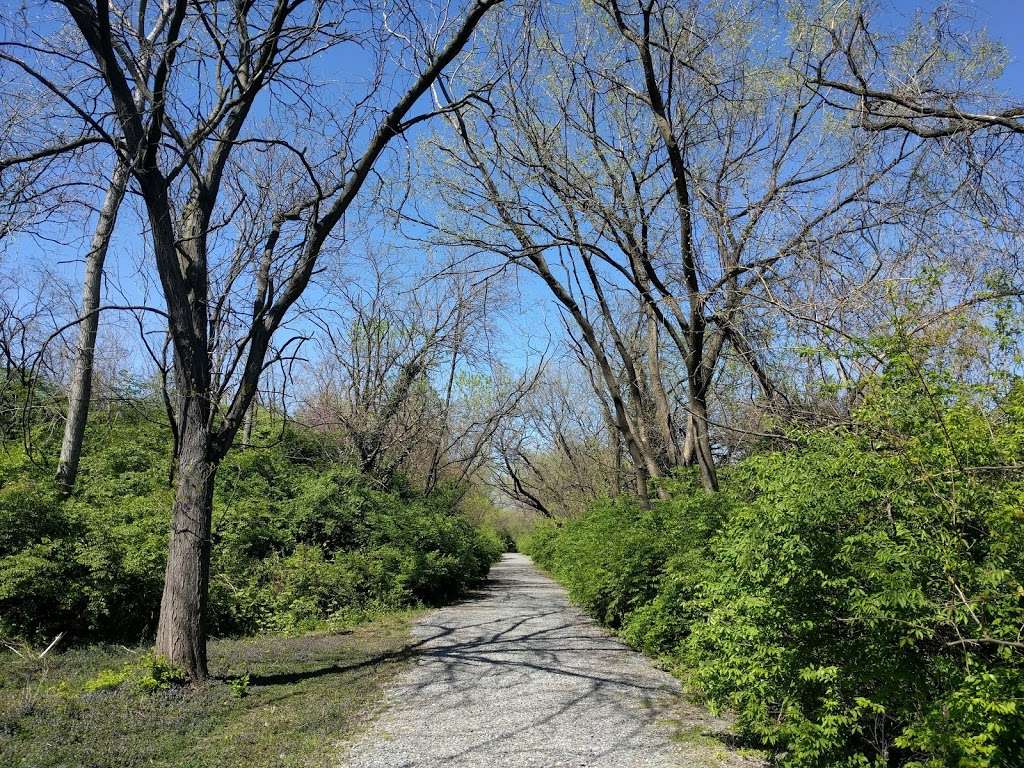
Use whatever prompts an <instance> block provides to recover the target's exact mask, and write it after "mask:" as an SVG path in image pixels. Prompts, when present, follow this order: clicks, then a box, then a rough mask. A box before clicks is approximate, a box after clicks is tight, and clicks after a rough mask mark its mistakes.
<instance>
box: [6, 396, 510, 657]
mask: <svg viewBox="0 0 1024 768" xmlns="http://www.w3.org/2000/svg"><path fill="white" fill-rule="evenodd" d="M325 440H327V438H324V437H323V436H319V435H307V434H305V432H304V431H303V430H301V429H299V428H289V429H288V430H287V431H286V432H285V434H284V435H283V436H282V437H281V439H280V440H279V441H278V442H276V443H274V444H273V445H272V446H271V447H268V448H261V449H246V450H236V451H233V452H231V453H229V455H228V457H227V458H226V459H225V461H224V462H223V464H222V466H221V467H220V469H219V471H218V476H217V477H218V482H217V487H216V490H215V498H214V517H213V553H212V564H211V589H210V630H211V632H212V633H213V634H214V635H231V634H244V633H251V632H259V631H287V632H295V631H302V630H305V629H309V628H311V627H314V626H317V625H318V624H320V623H322V622H330V623H332V624H347V623H351V622H353V621H357V620H360V619H361V618H363V617H365V616H368V615H370V614H372V613H375V612H380V611H382V610H393V609H395V608H399V607H402V606H407V605H412V604H415V603H440V602H444V601H446V600H450V599H451V598H452V597H454V596H456V595H458V594H459V593H461V592H462V591H464V590H465V589H467V588H469V587H471V586H472V585H474V584H476V583H477V582H479V581H480V580H481V579H482V578H483V577H484V576H485V575H486V573H487V570H488V568H489V567H490V565H491V563H492V562H494V560H495V559H497V557H498V556H499V554H500V551H501V549H502V548H501V545H500V542H498V540H497V538H496V537H495V535H494V534H493V533H491V532H484V531H482V530H480V529H478V528H477V527H475V526H473V525H471V524H470V523H469V522H468V521H467V520H466V519H465V518H464V517H463V516H462V515H461V514H459V513H458V512H457V511H456V506H457V501H458V491H459V489H452V488H445V489H442V490H440V491H438V492H436V493H434V494H431V495H429V496H427V495H424V494H422V493H420V492H417V491H415V490H413V489H411V488H410V487H408V485H407V484H405V483H404V482H402V481H401V480H400V479H399V480H397V481H396V482H395V483H393V484H392V485H391V486H387V487H385V486H382V485H381V484H380V483H379V482H378V481H375V480H373V479H371V478H368V477H365V476H363V475H361V474H360V473H359V472H358V471H356V470H354V469H352V468H350V467H345V466H340V465H338V464H336V463H335V461H334V459H333V456H334V454H332V453H329V452H327V451H325V450H324V449H325ZM169 446H170V435H169V433H168V432H167V431H166V430H165V429H163V428H162V427H160V426H159V425H158V421H157V413H156V412H155V411H147V410H146V409H144V408H143V409H134V410H129V409H127V408H126V409H124V410H114V411H112V412H111V414H109V415H108V418H107V420H106V421H98V420H94V423H92V424H90V426H89V430H88V433H87V440H86V450H85V454H84V456H83V459H82V464H81V473H80V479H79V484H78V486H77V488H76V492H75V494H74V495H73V496H72V497H71V498H70V499H68V500H63V501H62V500H60V499H58V498H57V497H56V495H55V494H54V493H53V491H52V490H51V489H52V485H53V483H52V477H51V470H50V469H48V468H46V467H43V466H38V465H37V464H36V463H34V462H33V461H29V459H28V457H27V456H26V455H25V451H24V448H23V447H22V445H21V443H20V442H19V443H17V444H9V445H8V446H7V447H6V449H5V450H3V451H0V634H2V635H9V636H14V637H22V638H25V639H28V640H31V641H47V640H48V639H50V638H52V637H53V636H54V635H56V634H57V632H60V631H67V632H69V638H68V640H69V641H70V642H73V641H74V640H79V641H84V640H106V641H116V642H136V641H138V640H140V639H144V638H147V637H150V636H151V635H152V633H153V631H154V630H155V626H156V620H157V615H158V608H159V601H160V595H161V591H162V587H163V571H164V563H165V557H166V549H167V536H168V524H169V513H170V508H171V502H172V498H173V496H172V491H171V490H170V488H169V486H168V455H167V454H168V450H169ZM328 447H329V446H328ZM50 448H53V446H50Z"/></svg>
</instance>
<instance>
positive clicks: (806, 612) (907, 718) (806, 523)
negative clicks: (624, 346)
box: [528, 356, 1024, 768]
mask: <svg viewBox="0 0 1024 768" xmlns="http://www.w3.org/2000/svg"><path fill="white" fill-rule="evenodd" d="M983 402H984V400H983V399H982V398H981V397H979V396H978V394H977V393H976V392H973V391H971V390H968V389H966V388H965V387H963V386H958V385H954V384H951V383H950V382H947V381H944V380H943V377H942V376H941V375H939V374H937V373H934V372H927V371H922V370H921V369H920V367H919V366H917V365H916V363H915V361H914V360H913V359H912V358H910V357H909V356H904V357H899V356H897V357H895V358H894V359H893V360H892V362H891V364H890V366H889V369H888V371H887V372H886V375H885V377H884V378H883V379H880V380H879V381H878V382H876V383H875V384H874V385H873V386H872V387H871V388H870V391H869V392H868V395H867V397H866V400H865V402H864V405H863V407H861V408H859V409H858V411H857V412H856V414H855V423H854V426H853V427H852V428H851V429H848V430H844V431H836V432H818V433H812V434H805V435H794V438H795V439H796V440H797V441H798V443H799V445H798V447H796V448H794V449H792V450H788V451H775V452H769V453H762V454H759V455H755V456H753V457H751V458H749V459H747V460H745V461H744V462H742V463H740V464H739V465H736V466H734V467H731V468H729V469H727V470H726V471H724V472H723V473H722V474H723V476H722V484H723V491H722V492H721V493H719V494H715V495H708V494H706V493H704V492H702V491H700V490H699V489H697V488H696V487H694V486H693V485H692V484H691V483H690V482H688V481H687V480H686V479H679V480H675V481H671V482H670V483H669V485H668V490H669V496H670V498H669V500H667V501H661V502H657V503H656V504H655V505H654V509H653V510H650V511H640V510H639V509H638V508H637V507H636V506H635V504H633V503H632V502H629V501H628V500H616V501H606V502H602V503H600V504H598V505H596V506H595V507H594V508H593V509H592V510H591V511H590V512H589V513H588V514H587V515H585V516H584V517H583V518H581V519H579V520H573V521H569V522H566V523H564V524H562V525H560V526H554V525H551V526H548V527H544V528H541V529H540V530H539V531H537V532H536V534H535V535H534V536H533V538H532V539H531V540H530V542H529V545H528V549H529V551H530V552H531V553H532V554H533V555H534V557H535V558H536V559H537V560H538V562H540V563H541V564H542V565H543V566H544V567H546V568H548V569H549V570H551V571H552V572H553V573H554V574H555V575H556V576H557V577H558V578H559V579H560V580H562V581H563V582H564V583H565V584H566V585H567V587H568V589H569V590H570V592H571V594H572V595H573V597H575V598H576V599H577V600H579V601H580V602H581V603H582V604H583V605H584V606H586V608H587V609H588V610H589V611H590V612H591V613H593V614H594V615H595V616H596V617H597V618H599V619H601V620H602V621H605V622H607V623H608V624H610V625H612V626H614V627H618V628H619V629H620V631H621V633H622V635H623V636H624V637H625V638H626V639H627V640H628V641H629V642H631V643H632V644H634V645H635V646H637V647H640V648H642V649H644V650H646V651H648V652H651V653H655V654H660V655H663V656H665V657H667V658H668V659H669V660H670V661H671V662H672V663H673V664H674V665H675V666H676V667H677V668H679V669H680V670H682V671H684V673H685V676H686V679H687V680H688V682H690V684H691V685H692V686H693V687H694V688H695V689H696V690H697V691H699V692H700V693H702V694H703V695H704V696H705V697H706V699H707V700H708V701H709V702H710V703H711V704H712V705H714V706H716V707H721V708H728V709H731V710H732V711H734V712H735V714H736V717H737V724H738V727H739V729H740V730H741V732H742V733H743V734H745V735H746V737H748V738H751V739H754V740H756V741H757V742H760V743H761V744H764V745H767V746H769V747H770V748H772V749H773V750H774V753H775V755H776V758H777V760H778V761H779V763H780V764H782V765H786V766H794V767H797V766H799V767H800V768H812V767H813V768H826V767H828V768H834V767H844V768H854V767H858V768H859V767H867V766H874V767H876V768H881V767H882V766H886V767H888V766H916V767H918V768H925V767H927V768H939V767H940V766H959V767H962V768H967V767H968V766H970V767H972V768H997V767H998V768H1006V767H1007V766H1016V765H1024V646H1022V644H1021V641H1022V637H1024V536H1022V535H1021V531H1022V530H1024V480H1022V476H1021V474H1020V472H1019V471H1018V470H1016V469H1015V468H1017V467H1019V466H1020V464H1021V461H1022V460H1024V386H1022V385H1020V384H1018V385H1017V386H1016V388H1015V389H1014V390H1013V391H1012V392H1011V393H1010V394H1009V395H1008V396H1006V397H1003V398H1001V400H1000V401H999V402H998V403H997V404H996V405H995V406H991V405H990V406H983V405H982V403H983Z"/></svg>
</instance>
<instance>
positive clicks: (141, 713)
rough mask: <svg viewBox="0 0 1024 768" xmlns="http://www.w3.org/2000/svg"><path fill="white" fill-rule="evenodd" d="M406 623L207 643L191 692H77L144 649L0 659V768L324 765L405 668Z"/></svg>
mask: <svg viewBox="0 0 1024 768" xmlns="http://www.w3.org/2000/svg"><path fill="white" fill-rule="evenodd" d="M411 616H412V614H410V613H404V614H393V615H388V616H385V617H382V618H380V619H377V620H375V621H372V622H370V623H367V624H364V625H362V626H359V627H356V628H355V629H353V630H351V631H346V632H339V633H318V634H308V635H302V636H299V637H284V636H264V637H250V638H243V639H238V640H218V641H214V642H212V643H211V644H210V673H211V676H212V679H211V680H210V681H209V682H208V683H207V684H204V685H203V686H199V687H192V688H177V687H172V688H170V689H168V690H157V691H154V692H152V693H140V692H139V690H138V689H137V688H134V687H132V686H121V687H119V688H116V689H114V690H108V689H100V690H94V691H88V690H87V686H86V683H88V682H89V681H90V680H94V679H96V678H97V676H100V675H101V674H102V673H104V672H105V671H108V670H117V669H122V668H124V667H125V665H126V664H130V663H132V662H133V661H135V660H136V659H138V658H140V657H141V656H142V655H143V654H144V653H145V651H146V650H147V649H140V650H137V651H132V650H128V649H125V648H123V647H118V646H93V647H89V648H83V649H76V650H70V651H68V652H67V653H64V654H61V655H58V656H53V657H52V658H51V657H47V658H45V659H42V660H35V659H31V660H30V659H27V658H19V657H18V656H17V655H15V654H14V653H11V652H6V651H4V652H0V765H3V766H11V768H29V767H31V768H57V766H62V767H63V766H67V767H68V768H71V767H72V766H74V767H75V768H77V767H78V766H90V768H133V767H134V766H142V765H145V766H175V767H176V768H213V767H214V766H216V767H217V768H232V767H233V766H244V767H245V768H264V767H265V766H266V767H269V766H274V768H284V767H285V766H321V765H323V766H326V765H333V764H334V763H335V762H336V760H335V758H336V755H337V753H338V749H339V745H340V744H341V743H343V742H345V741H346V740H347V739H349V738H350V737H351V736H352V735H353V733H355V732H356V731H357V730H358V728H359V726H360V724H361V723H362V722H364V721H365V720H366V717H367V715H368V714H370V713H372V711H373V710H374V708H375V707H376V706H377V704H378V702H379V700H380V696H381V693H382V690H383V686H384V684H385V683H386V682H387V681H388V680H389V679H391V677H392V676H393V675H394V674H395V673H396V672H397V671H398V670H399V669H400V667H401V665H402V664H403V662H404V660H405V659H406V658H407V654H406V652H405V651H406V650H407V648H408V643H409V626H410V620H411Z"/></svg>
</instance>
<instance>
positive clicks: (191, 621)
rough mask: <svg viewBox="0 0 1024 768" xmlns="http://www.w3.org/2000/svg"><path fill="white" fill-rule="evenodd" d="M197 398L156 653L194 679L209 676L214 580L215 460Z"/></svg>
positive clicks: (184, 439) (190, 412) (184, 440)
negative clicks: (210, 602) (208, 617)
mask: <svg viewBox="0 0 1024 768" xmlns="http://www.w3.org/2000/svg"><path fill="white" fill-rule="evenodd" d="M197 405H198V404H197V403H196V401H195V400H193V401H192V402H191V403H190V404H189V406H191V407H186V408H184V409H182V414H183V415H182V419H181V424H180V429H181V445H180V449H179V453H178V477H177V483H176V486H175V493H174V507H173V511H172V513H171V543H170V549H169V552H168V555H167V570H166V573H165V576H164V593H163V597H162V599H161V601H160V622H159V624H158V625H157V633H156V652H157V654H158V655H160V656H162V657H164V658H166V659H167V660H168V661H170V662H171V663H172V664H175V665H176V666H179V667H181V668H182V669H183V670H184V671H185V673H186V674H187V675H188V676H189V678H190V679H192V680H202V679H204V678H205V677H206V676H207V667H206V603H207V592H208V586H209V582H210V522H211V514H212V509H213V481H214V475H215V474H216V471H217V461H216V460H215V458H214V457H213V454H212V450H211V440H210V434H209V429H208V426H207V420H206V419H205V418H201V417H202V416H203V415H204V414H202V413H201V411H202V410H203V409H202V408H200V407H197Z"/></svg>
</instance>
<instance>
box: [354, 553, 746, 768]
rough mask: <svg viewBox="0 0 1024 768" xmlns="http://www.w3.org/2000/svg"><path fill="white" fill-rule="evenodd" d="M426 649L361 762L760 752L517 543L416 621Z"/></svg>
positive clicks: (723, 756)
mask: <svg viewBox="0 0 1024 768" xmlns="http://www.w3.org/2000/svg"><path fill="white" fill-rule="evenodd" d="M414 634H415V642H416V646H415V653H416V657H415V661H414V663H413V665H412V666H411V667H410V669H408V670H407V671H406V672H404V673H402V674H401V675H400V676H399V678H398V679H397V680H396V681H395V682H394V683H393V684H392V685H391V686H390V688H389V689H388V691H387V694H386V701H385V710H384V712H383V714H382V715H381V716H380V717H379V718H378V719H377V720H376V721H374V722H373V723H372V724H371V725H370V726H369V729H368V731H367V732H365V733H364V734H363V735H362V736H361V737H359V739H358V740H357V741H356V742H355V743H354V744H353V745H352V746H351V748H350V749H349V751H348V752H347V754H346V757H345V761H344V762H343V763H342V764H343V765H347V766H349V768H435V767H437V768H439V767H440V766H446V767H447V766H451V767H452V768H470V767H471V766H472V767H476V766H479V767H481V768H482V767H486V768H505V767H506V766H507V767H508V768H513V767H518V766H542V767H543V768H555V767H556V766H558V767H560V766H600V768H634V767H635V768H662V767H663V766H691V767H692V768H705V766H707V767H708V768H710V767H711V766H751V765H754V764H755V763H753V762H752V761H750V760H749V759H744V758H743V757H741V756H740V755H737V754H734V753H731V752H729V751H728V750H727V749H726V747H725V746H724V745H723V743H722V741H720V740H718V739H716V738H714V734H716V733H721V732H722V731H723V730H724V728H725V724H724V723H722V722H720V721H717V720H715V719H714V718H712V717H710V716H709V715H707V713H705V712H703V711H701V710H699V709H697V708H696V707H693V706H692V705H688V704H686V703H685V702H684V701H683V700H682V699H681V698H680V696H679V685H678V683H677V682H676V680H675V679H674V678H672V677H671V676H670V675H668V674H666V673H664V672H661V671H659V670H657V669H655V668H654V667H653V666H652V665H651V663H650V661H649V660H648V659H646V658H645V657H643V656H641V655H640V654H638V653H635V652H633V651H631V650H629V649H628V648H626V646H624V645H622V643H620V642H619V641H618V640H616V639H614V638H612V637H609V635H608V634H607V633H606V632H605V631H603V630H602V629H601V628H600V627H598V626H597V625H595V624H594V623H593V622H592V621H591V620H590V619H588V618H587V617H586V616H584V615H583V614H582V613H581V612H580V611H579V610H577V609H576V608H575V607H573V606H572V605H570V604H569V602H568V600H567V598H566V595H565V591H564V590H563V589H562V588H561V587H560V586H559V585H557V584H556V583H555V582H553V581H552V580H551V579H549V578H547V577H546V576H544V575H543V574H541V573H540V572H539V571H538V570H537V568H536V567H535V566H534V565H533V563H532V562H531V561H530V559H529V558H527V557H525V556H523V555H505V557H504V558H503V559H502V561H501V562H500V563H498V564H497V565H495V566H494V568H493V569H492V571H491V575H490V580H489V581H488V584H487V587H486V588H485V589H484V590H482V591H481V592H480V593H478V594H477V595H476V596H474V597H473V598H472V599H470V600H467V601H465V602H462V603H460V604H457V605H453V606H450V607H448V608H443V609H441V610H438V611H435V612H433V613H431V614H429V615H428V616H426V617H425V618H424V619H422V620H421V621H420V622H419V623H418V624H417V626H416V629H415V633H414Z"/></svg>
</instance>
